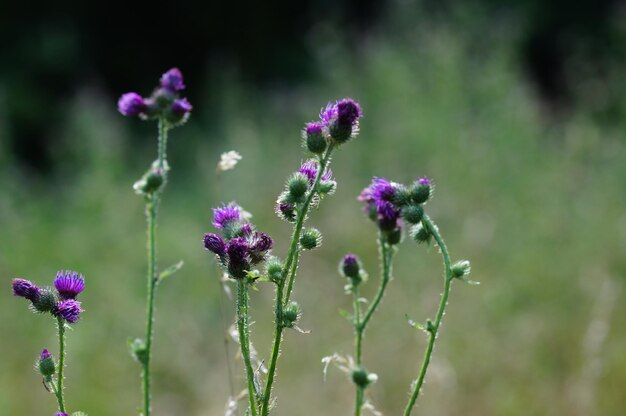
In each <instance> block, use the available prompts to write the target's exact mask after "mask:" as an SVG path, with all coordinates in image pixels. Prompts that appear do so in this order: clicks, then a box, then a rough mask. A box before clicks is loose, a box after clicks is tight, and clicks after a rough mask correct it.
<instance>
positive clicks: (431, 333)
mask: <svg viewBox="0 0 626 416" xmlns="http://www.w3.org/2000/svg"><path fill="white" fill-rule="evenodd" d="M422 224H424V226H426V227H427V228H428V231H430V233H431V234H432V236H433V237H434V238H435V241H436V242H437V245H438V246H439V249H440V250H441V256H442V257H443V265H444V285H443V293H442V294H441V300H440V302H439V308H438V309H437V314H436V315H435V322H433V323H432V325H429V326H428V327H427V328H426V330H427V331H428V345H427V347H426V352H425V353H424V359H423V361H422V367H421V368H420V372H419V375H418V377H417V381H416V382H415V387H414V388H413V392H412V394H411V397H410V398H409V402H408V403H407V405H406V409H405V410H404V416H409V415H410V414H411V411H412V410H413V407H414V406H415V402H416V401H417V397H418V396H419V393H420V390H421V388H422V385H423V384H424V379H425V378H426V371H427V370H428V366H429V364H430V360H431V358H432V355H433V350H434V348H435V341H436V340H437V333H438V331H439V328H440V327H441V321H442V320H443V315H444V313H445V310H446V305H447V304H448V297H449V295H450V288H451V286H452V280H453V276H452V268H451V261H450V254H449V252H448V248H447V247H446V243H445V242H444V241H443V238H442V237H441V234H440V233H439V230H438V228H437V226H436V225H435V224H434V223H433V222H432V220H431V219H430V218H429V217H428V216H426V215H424V218H423V219H422Z"/></svg>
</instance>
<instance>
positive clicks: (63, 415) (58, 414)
mask: <svg viewBox="0 0 626 416" xmlns="http://www.w3.org/2000/svg"><path fill="white" fill-rule="evenodd" d="M56 416H70V415H68V414H67V413H60V412H59V413H57V414H56Z"/></svg>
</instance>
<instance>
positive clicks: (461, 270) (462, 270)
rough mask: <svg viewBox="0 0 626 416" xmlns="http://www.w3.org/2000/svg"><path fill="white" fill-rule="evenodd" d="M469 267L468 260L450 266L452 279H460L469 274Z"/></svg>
mask: <svg viewBox="0 0 626 416" xmlns="http://www.w3.org/2000/svg"><path fill="white" fill-rule="evenodd" d="M470 271H471V266H470V262H469V261H468V260H461V261H457V262H456V263H454V264H453V265H452V277H456V278H461V277H465V276H467V275H469V274H470Z"/></svg>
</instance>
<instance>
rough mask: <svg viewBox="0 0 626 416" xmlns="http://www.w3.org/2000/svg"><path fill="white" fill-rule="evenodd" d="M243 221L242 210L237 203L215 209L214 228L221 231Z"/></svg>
mask: <svg viewBox="0 0 626 416" xmlns="http://www.w3.org/2000/svg"><path fill="white" fill-rule="evenodd" d="M239 220H241V208H240V207H239V205H237V204H235V203H230V204H228V205H223V206H221V207H219V208H213V226H214V227H215V228H217V229H219V230H222V229H224V228H225V227H228V226H229V225H232V224H233V223H235V222H237V221H239Z"/></svg>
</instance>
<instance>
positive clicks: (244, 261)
mask: <svg viewBox="0 0 626 416" xmlns="http://www.w3.org/2000/svg"><path fill="white" fill-rule="evenodd" d="M226 254H227V256H228V273H229V274H230V275H231V276H232V277H233V278H235V279H241V278H244V277H245V275H246V274H245V272H246V271H247V270H249V269H250V246H249V245H248V242H247V241H246V239H245V238H243V237H235V238H233V239H232V240H230V241H229V242H228V245H227V246H226Z"/></svg>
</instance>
